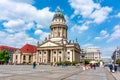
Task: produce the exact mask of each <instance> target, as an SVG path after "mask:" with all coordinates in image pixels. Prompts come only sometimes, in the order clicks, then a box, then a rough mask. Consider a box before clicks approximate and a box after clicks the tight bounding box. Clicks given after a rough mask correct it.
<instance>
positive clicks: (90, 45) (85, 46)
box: [82, 43, 94, 48]
mask: <svg viewBox="0 0 120 80" xmlns="http://www.w3.org/2000/svg"><path fill="white" fill-rule="evenodd" d="M93 46H94V45H93V44H90V43H86V44H84V45H82V47H83V48H88V47H93Z"/></svg>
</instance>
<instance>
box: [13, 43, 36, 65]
mask: <svg viewBox="0 0 120 80" xmlns="http://www.w3.org/2000/svg"><path fill="white" fill-rule="evenodd" d="M34 61H36V46H34V45H31V44H26V45H24V46H23V47H22V48H21V49H18V50H16V51H15V53H14V54H13V63H15V64H22V63H29V64H30V63H33V62H34Z"/></svg>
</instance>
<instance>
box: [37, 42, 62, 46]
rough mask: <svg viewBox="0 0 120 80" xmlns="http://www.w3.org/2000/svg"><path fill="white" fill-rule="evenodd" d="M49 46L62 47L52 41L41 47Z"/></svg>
mask: <svg viewBox="0 0 120 80" xmlns="http://www.w3.org/2000/svg"><path fill="white" fill-rule="evenodd" d="M49 46H60V45H59V44H57V43H54V42H51V41H47V42H45V43H43V44H41V45H40V46H39V47H49Z"/></svg>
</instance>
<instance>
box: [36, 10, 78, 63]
mask: <svg viewBox="0 0 120 80" xmlns="http://www.w3.org/2000/svg"><path fill="white" fill-rule="evenodd" d="M50 30H51V33H50V35H49V37H48V39H47V38H46V40H45V41H43V42H42V43H41V44H39V43H38V45H37V53H36V58H37V63H55V62H64V61H71V62H72V61H78V62H79V61H80V46H79V44H78V43H77V40H76V42H70V41H69V42H68V41H67V30H68V26H67V25H66V20H65V17H64V15H63V14H62V12H61V11H60V8H57V12H56V13H55V14H54V16H53V19H52V23H51V25H50Z"/></svg>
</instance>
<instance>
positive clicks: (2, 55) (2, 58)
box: [0, 50, 10, 63]
mask: <svg viewBox="0 0 120 80" xmlns="http://www.w3.org/2000/svg"><path fill="white" fill-rule="evenodd" d="M9 58H10V55H9V53H8V51H7V50H2V51H0V62H3V63H4V62H8V60H9Z"/></svg>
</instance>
